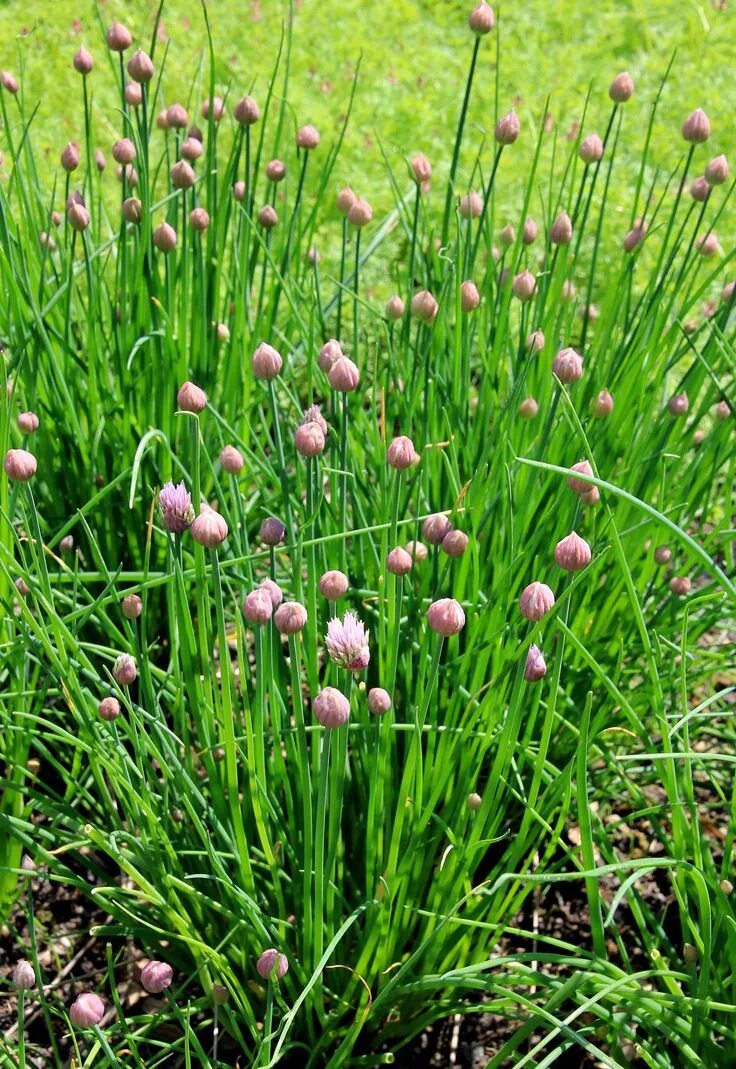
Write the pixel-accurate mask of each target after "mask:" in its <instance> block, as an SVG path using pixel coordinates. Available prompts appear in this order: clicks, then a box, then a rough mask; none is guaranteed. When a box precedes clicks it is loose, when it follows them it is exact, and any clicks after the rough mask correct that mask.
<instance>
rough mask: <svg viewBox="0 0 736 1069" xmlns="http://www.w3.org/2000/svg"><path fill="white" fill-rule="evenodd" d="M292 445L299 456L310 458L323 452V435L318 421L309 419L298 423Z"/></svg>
mask: <svg viewBox="0 0 736 1069" xmlns="http://www.w3.org/2000/svg"><path fill="white" fill-rule="evenodd" d="M294 445H295V446H296V451H297V453H299V454H300V456H303V457H307V458H311V457H316V456H318V455H319V454H320V453H322V452H324V448H325V436H324V432H323V431H322V428H321V427H320V425H319V423H317V422H316V421H315V420H310V421H309V422H308V423H300V424H299V426H298V427H297V429H296V431H295V432H294Z"/></svg>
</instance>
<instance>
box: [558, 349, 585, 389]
mask: <svg viewBox="0 0 736 1069" xmlns="http://www.w3.org/2000/svg"><path fill="white" fill-rule="evenodd" d="M552 371H553V372H554V374H555V375H556V376H557V378H558V379H559V380H560V382H561V383H563V384H564V385H565V386H569V385H570V384H571V383H573V382H577V381H578V379H580V378H582V375H583V358H582V356H580V354H579V353H576V352H575V350H574V349H571V348H569V347H568V348H566V349H560V351H559V353H558V354H557V356H556V357H555V358H554V360H553V361H552Z"/></svg>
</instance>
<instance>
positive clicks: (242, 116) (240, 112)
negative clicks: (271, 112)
mask: <svg viewBox="0 0 736 1069" xmlns="http://www.w3.org/2000/svg"><path fill="white" fill-rule="evenodd" d="M259 116H260V111H259V110H258V105H257V104H256V102H255V100H254V99H253V97H251V96H244V97H241V99H240V100H239V101H238V102H237V104H236V105H235V107H234V108H233V118H234V119H235V121H236V122H237V123H240V125H241V126H253V124H254V123H257V122H258V118H259Z"/></svg>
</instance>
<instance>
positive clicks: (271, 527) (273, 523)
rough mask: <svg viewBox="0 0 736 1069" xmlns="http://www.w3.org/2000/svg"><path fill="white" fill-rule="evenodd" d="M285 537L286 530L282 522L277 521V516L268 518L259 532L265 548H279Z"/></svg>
mask: <svg viewBox="0 0 736 1069" xmlns="http://www.w3.org/2000/svg"><path fill="white" fill-rule="evenodd" d="M285 535H286V528H285V527H284V525H283V523H282V522H281V520H278V519H276V517H275V516H267V517H266V519H265V520H263V522H262V523H261V526H260V530H259V532H258V536H259V538H260V540H261V542H263V544H264V546H277V545H278V544H279V542H283V540H284V536H285Z"/></svg>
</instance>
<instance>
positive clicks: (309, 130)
mask: <svg viewBox="0 0 736 1069" xmlns="http://www.w3.org/2000/svg"><path fill="white" fill-rule="evenodd" d="M296 143H297V147H298V148H303V149H305V150H306V151H310V150H311V149H314V148H316V147H317V145H318V144H319V131H318V130H317V129H316V128H315V127H314V126H311V125H309V124H308V125H307V126H302V127H301V128H300V129H299V130H298V131H297V135H296Z"/></svg>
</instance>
